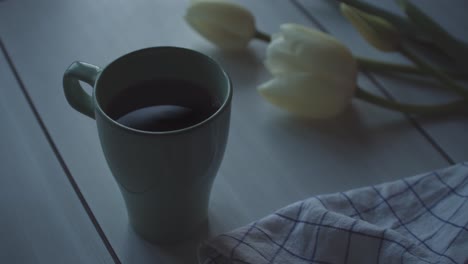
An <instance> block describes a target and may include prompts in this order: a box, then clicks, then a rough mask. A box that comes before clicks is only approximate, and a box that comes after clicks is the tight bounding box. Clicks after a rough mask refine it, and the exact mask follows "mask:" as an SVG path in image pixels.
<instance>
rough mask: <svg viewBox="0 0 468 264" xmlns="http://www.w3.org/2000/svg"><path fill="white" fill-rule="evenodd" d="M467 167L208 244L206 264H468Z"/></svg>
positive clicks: (321, 200)
mask: <svg viewBox="0 0 468 264" xmlns="http://www.w3.org/2000/svg"><path fill="white" fill-rule="evenodd" d="M467 179H468V163H462V164H458V165H455V166H452V167H449V168H446V169H443V170H439V171H434V172H430V173H426V174H423V175H418V176H413V177H410V178H406V179H402V180H398V181H395V182H390V183H384V184H381V185H377V186H372V187H365V188H360V189H355V190H351V191H347V192H342V193H335V194H329V195H320V196H315V197H311V198H309V199H306V200H303V201H299V202H297V203H294V204H291V205H289V206H287V207H285V208H283V209H281V210H279V211H277V212H275V213H273V214H272V215H269V216H267V217H265V218H263V219H261V220H259V221H256V222H254V223H252V224H250V225H248V226H245V227H242V228H239V229H237V230H234V231H232V232H230V233H226V234H222V235H219V236H217V237H215V238H214V239H212V240H210V241H207V242H205V243H204V244H203V245H202V246H201V247H200V251H199V260H200V263H202V264H214V263H218V264H221V263H252V264H262V263H297V264H301V263H340V264H341V263H468V203H467V197H468V180H467Z"/></svg>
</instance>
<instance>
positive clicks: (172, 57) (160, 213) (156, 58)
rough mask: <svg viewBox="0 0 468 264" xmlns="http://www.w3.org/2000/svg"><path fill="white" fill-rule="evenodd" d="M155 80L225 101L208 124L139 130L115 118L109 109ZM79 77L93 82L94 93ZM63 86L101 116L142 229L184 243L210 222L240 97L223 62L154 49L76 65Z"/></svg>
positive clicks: (104, 138)
mask: <svg viewBox="0 0 468 264" xmlns="http://www.w3.org/2000/svg"><path fill="white" fill-rule="evenodd" d="M151 79H177V80H184V81H190V82H192V83H195V84H198V85H200V86H201V87H204V88H206V90H207V91H208V92H209V93H210V94H211V95H212V96H214V98H216V99H217V101H218V102H220V106H219V107H218V108H217V110H216V111H215V112H213V113H212V114H211V115H210V116H209V117H207V118H205V119H204V120H202V121H201V122H199V123H197V124H195V125H192V126H189V127H185V128H183V129H178V130H173V131H162V132H150V131H143V130H137V129H133V128H131V127H127V126H125V125H122V124H120V123H118V122H117V121H116V120H114V119H112V118H111V117H109V114H108V112H107V111H108V106H109V104H110V103H111V102H112V100H113V99H114V98H115V97H116V96H117V95H118V94H119V93H120V92H121V91H122V90H123V89H126V88H128V87H129V86H131V85H132V84H135V83H138V82H139V81H141V80H151ZM79 81H83V82H85V83H88V84H89V85H91V86H92V87H93V91H92V95H91V96H90V95H89V94H88V93H86V92H85V91H84V90H83V88H82V87H81V86H80V83H79ZM63 88H64V92H65V97H66V99H67V101H68V103H69V104H70V105H71V106H72V107H73V108H74V109H75V110H77V111H78V112H81V113H82V114H84V115H87V116H89V117H91V118H93V119H95V120H96V124H97V129H98V134H99V139H100V142H101V147H102V150H103V152H104V155H105V158H106V161H107V164H108V166H109V168H110V170H111V172H112V174H113V175H114V177H115V179H116V181H117V183H118V185H119V187H120V190H121V193H122V195H123V198H124V200H125V203H126V207H127V211H128V216H129V221H130V224H131V226H132V227H133V228H134V230H135V231H136V232H137V233H138V234H140V235H141V236H142V237H143V238H145V239H147V240H150V241H152V242H158V243H160V242H171V241H178V240H181V239H184V238H187V237H189V236H190V235H192V234H194V233H196V231H197V229H199V228H200V226H201V225H203V224H206V221H207V214H208V203H209V197H210V192H211V187H212V183H213V181H214V179H215V176H216V174H217V171H218V168H219V166H220V164H221V161H222V159H223V155H224V150H225V147H226V141H227V138H228V130H229V120H230V108H231V98H232V84H231V81H230V79H229V77H228V75H227V74H226V72H225V71H224V70H223V69H222V68H221V67H220V65H219V64H218V63H216V62H215V61H214V60H212V59H211V58H209V57H207V56H206V55H203V54H201V53H198V52H196V51H193V50H189V49H185V48H178V47H154V48H147V49H142V50H138V51H134V52H132V53H129V54H127V55H124V56H122V57H120V58H118V59H117V60H115V61H113V62H112V63H110V64H109V65H108V66H107V67H105V68H102V69H101V68H99V67H97V66H94V65H91V64H88V63H84V62H73V64H71V66H70V67H69V68H68V69H67V70H66V71H65V74H64V76H63ZM155 89H158V87H155ZM180 96H184V94H180Z"/></svg>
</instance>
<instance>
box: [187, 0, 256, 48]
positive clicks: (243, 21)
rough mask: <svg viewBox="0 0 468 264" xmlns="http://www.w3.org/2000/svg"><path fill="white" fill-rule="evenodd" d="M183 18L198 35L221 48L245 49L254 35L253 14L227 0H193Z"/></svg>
mask: <svg viewBox="0 0 468 264" xmlns="http://www.w3.org/2000/svg"><path fill="white" fill-rule="evenodd" d="M185 19H186V21H187V22H188V23H189V24H190V25H191V26H192V27H193V29H195V30H196V31H197V32H198V33H200V35H202V36H203V37H205V38H206V39H208V40H209V41H211V42H213V43H214V44H216V45H218V46H220V47H221V48H226V49H239V48H244V47H245V46H247V43H248V42H249V41H250V40H251V39H252V38H253V36H254V35H255V20H254V17H253V15H252V14H251V13H250V12H249V11H248V10H247V9H245V8H243V7H242V6H239V5H237V4H234V3H231V2H227V1H219V0H217V1H215V0H211V1H210V0H198V1H192V3H191V5H190V6H189V8H188V9H187V13H186V16H185Z"/></svg>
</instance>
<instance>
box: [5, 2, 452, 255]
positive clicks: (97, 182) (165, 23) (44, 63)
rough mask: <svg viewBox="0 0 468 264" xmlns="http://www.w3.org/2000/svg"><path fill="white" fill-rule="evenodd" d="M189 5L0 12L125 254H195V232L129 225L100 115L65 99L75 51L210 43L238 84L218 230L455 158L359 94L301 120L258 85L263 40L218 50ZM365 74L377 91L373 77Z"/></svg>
mask: <svg viewBox="0 0 468 264" xmlns="http://www.w3.org/2000/svg"><path fill="white" fill-rule="evenodd" d="M239 3H241V4H243V5H244V6H246V7H247V8H249V9H250V10H251V11H252V12H253V13H254V14H255V16H256V18H257V24H258V27H259V28H261V29H262V30H264V31H266V32H268V33H274V32H275V31H277V30H278V27H279V25H280V24H281V23H284V22H295V23H301V24H306V25H310V26H313V25H314V23H313V22H312V21H311V20H310V19H309V17H307V16H305V15H304V14H303V13H302V12H300V10H298V9H297V7H295V6H294V5H292V4H291V3H290V2H286V1H280V0H275V1H246V0H245V1H239ZM186 6H187V1H156V0H151V1H150V0H136V1H132V2H125V1H118V2H116V1H110V0H105V1H91V0H83V1H71V0H44V1H34V0H24V1H7V2H5V3H3V4H2V9H0V35H1V36H2V37H3V38H4V41H5V43H6V47H7V49H8V50H9V52H10V53H11V55H12V58H13V60H14V63H15V65H17V68H18V71H19V74H20V75H21V77H22V78H23V80H24V83H25V85H26V88H27V89H28V91H29V92H30V94H31V96H32V99H33V101H34V103H35V104H36V106H37V109H38V112H39V113H40V115H41V117H42V118H43V120H44V122H45V124H46V126H47V128H48V129H49V130H50V133H51V135H52V138H53V140H54V142H55V143H56V145H57V146H58V148H59V151H60V154H61V155H62V156H63V158H64V160H65V163H66V165H67V166H68V168H69V169H70V171H71V173H72V174H73V176H74V177H75V178H76V180H77V182H78V184H79V186H80V188H81V190H82V192H83V194H84V195H85V197H86V199H87V200H88V201H89V204H90V207H91V208H92V210H93V212H94V213H95V215H96V217H97V219H98V221H99V223H100V224H101V225H102V227H103V229H104V232H105V234H106V235H107V237H108V238H109V240H110V242H111V244H112V246H113V247H114V249H115V251H116V252H117V254H118V256H119V258H120V260H121V261H122V262H123V263H155V262H161V263H193V262H194V258H195V254H196V247H197V241H196V240H195V241H188V242H187V243H186V244H184V245H180V246H177V247H161V246H158V245H151V244H149V243H147V242H145V241H143V240H141V239H140V238H139V237H138V236H136V235H135V234H134V233H133V231H132V230H131V228H130V227H129V226H128V223H127V216H126V211H125V207H124V203H123V200H122V198H121V196H120V193H119V191H118V187H117V185H116V183H115V181H114V180H113V178H112V175H111V173H110V171H109V169H108V168H107V165H106V163H105V160H104V157H103V155H102V152H101V149H100V146H99V140H98V137H97V133H96V127H95V123H94V122H93V120H91V119H89V118H87V117H85V116H83V115H81V114H79V113H77V112H75V111H74V110H72V109H71V107H69V106H68V105H67V103H66V101H65V98H64V96H63V92H62V87H61V78H62V74H63V72H64V70H65V69H66V67H67V66H68V65H69V64H70V63H71V62H72V61H74V60H83V61H86V62H90V63H94V64H96V65H99V66H104V65H106V64H108V63H109V62H111V61H112V60H113V59H115V58H117V57H118V56H120V55H122V54H124V53H126V52H129V51H132V50H135V49H139V48H144V47H149V46H160V45H176V46H183V47H188V48H192V49H196V50H199V51H202V52H204V53H206V54H208V55H210V56H212V57H214V58H215V59H216V60H218V61H220V62H221V63H222V65H223V66H224V67H225V68H226V70H227V71H228V72H229V74H230V75H231V77H232V79H233V83H234V86H235V92H234V98H233V112H232V125H231V130H230V138H229V142H228V146H227V151H226V155H225V159H224V161H223V164H222V166H221V168H220V171H219V173H218V176H217V179H216V181H215V184H214V187H213V192H212V196H211V205H210V225H209V232H208V234H207V235H209V236H211V235H215V234H219V233H221V232H225V231H228V230H230V229H233V228H236V227H239V226H242V225H245V224H247V223H249V222H251V221H254V220H256V219H258V218H260V217H262V216H264V215H266V214H268V213H271V212H272V211H274V210H276V209H278V208H280V207H282V206H285V205H287V204H289V203H292V202H294V201H297V200H299V199H303V198H306V197H309V196H311V195H314V194H320V193H327V192H335V191H343V190H346V189H350V188H354V187H358V186H363V185H368V184H376V183H379V182H382V181H389V180H392V179H397V178H401V177H404V176H410V175H413V174H416V173H420V172H423V171H427V170H432V169H435V168H440V167H444V166H446V165H448V162H447V161H446V160H445V159H444V158H443V157H442V156H441V155H440V153H439V152H438V151H437V150H436V149H435V148H434V147H433V146H432V145H431V144H429V143H428V142H427V139H426V138H424V137H423V136H422V135H421V134H420V132H418V131H417V130H416V129H415V128H414V126H412V125H411V124H410V123H409V122H408V120H407V119H406V118H405V117H404V116H403V115H401V114H399V113H394V112H390V111H387V110H383V109H380V108H376V107H374V106H370V105H367V104H365V103H361V102H358V101H356V102H354V103H353V105H352V107H350V108H349V109H348V111H346V113H345V114H343V115H341V116H339V117H338V118H336V119H333V120H327V121H304V120H297V119H295V118H293V117H291V116H289V115H288V114H287V113H284V112H282V111H281V110H279V109H276V108H275V107H273V106H271V105H270V104H268V103H267V102H265V101H264V100H262V98H261V97H260V96H259V95H258V93H257V92H256V86H257V85H258V84H259V83H261V82H264V81H266V80H268V79H269V78H270V76H269V74H268V73H267V72H266V70H265V69H264V67H263V65H262V60H263V59H264V56H265V55H264V54H265V48H266V45H265V44H264V43H261V42H258V41H254V42H252V44H251V45H250V46H249V49H248V50H247V51H245V52H238V53H227V52H223V51H220V50H219V49H217V48H216V47H214V46H213V45H211V44H210V43H208V42H207V41H206V40H204V39H202V38H201V37H200V36H198V35H197V34H196V33H194V32H193V31H192V30H191V29H190V28H189V27H188V26H187V25H186V24H185V23H184V21H183V19H182V17H183V15H184V12H185V8H186ZM20 14H21V16H20ZM334 16H337V14H334ZM20 17H21V18H20ZM360 78H361V79H360V81H361V82H362V84H363V85H365V86H366V87H369V89H370V90H371V91H372V92H374V93H376V94H380V91H379V90H378V89H377V88H376V87H375V85H372V82H371V81H370V80H369V79H368V78H366V77H365V76H361V77H360Z"/></svg>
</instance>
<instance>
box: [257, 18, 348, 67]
mask: <svg viewBox="0 0 468 264" xmlns="http://www.w3.org/2000/svg"><path fill="white" fill-rule="evenodd" d="M265 65H266V67H267V68H268V70H269V71H270V72H272V73H273V74H276V73H287V72H313V71H316V70H317V68H320V69H321V71H326V72H327V71H329V72H340V73H342V74H345V75H351V74H355V72H356V70H355V68H356V67H357V65H356V62H355V59H354V57H353V56H352V54H351V52H350V51H349V49H348V48H347V47H346V46H344V45H343V44H341V43H340V42H338V41H337V40H336V39H335V38H333V37H331V36H330V35H328V34H325V33H323V32H321V31H318V30H314V29H309V28H306V27H304V26H301V25H296V24H283V25H281V28H280V33H279V34H276V35H274V39H273V41H272V43H271V44H270V45H269V46H268V48H267V59H266V61H265Z"/></svg>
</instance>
